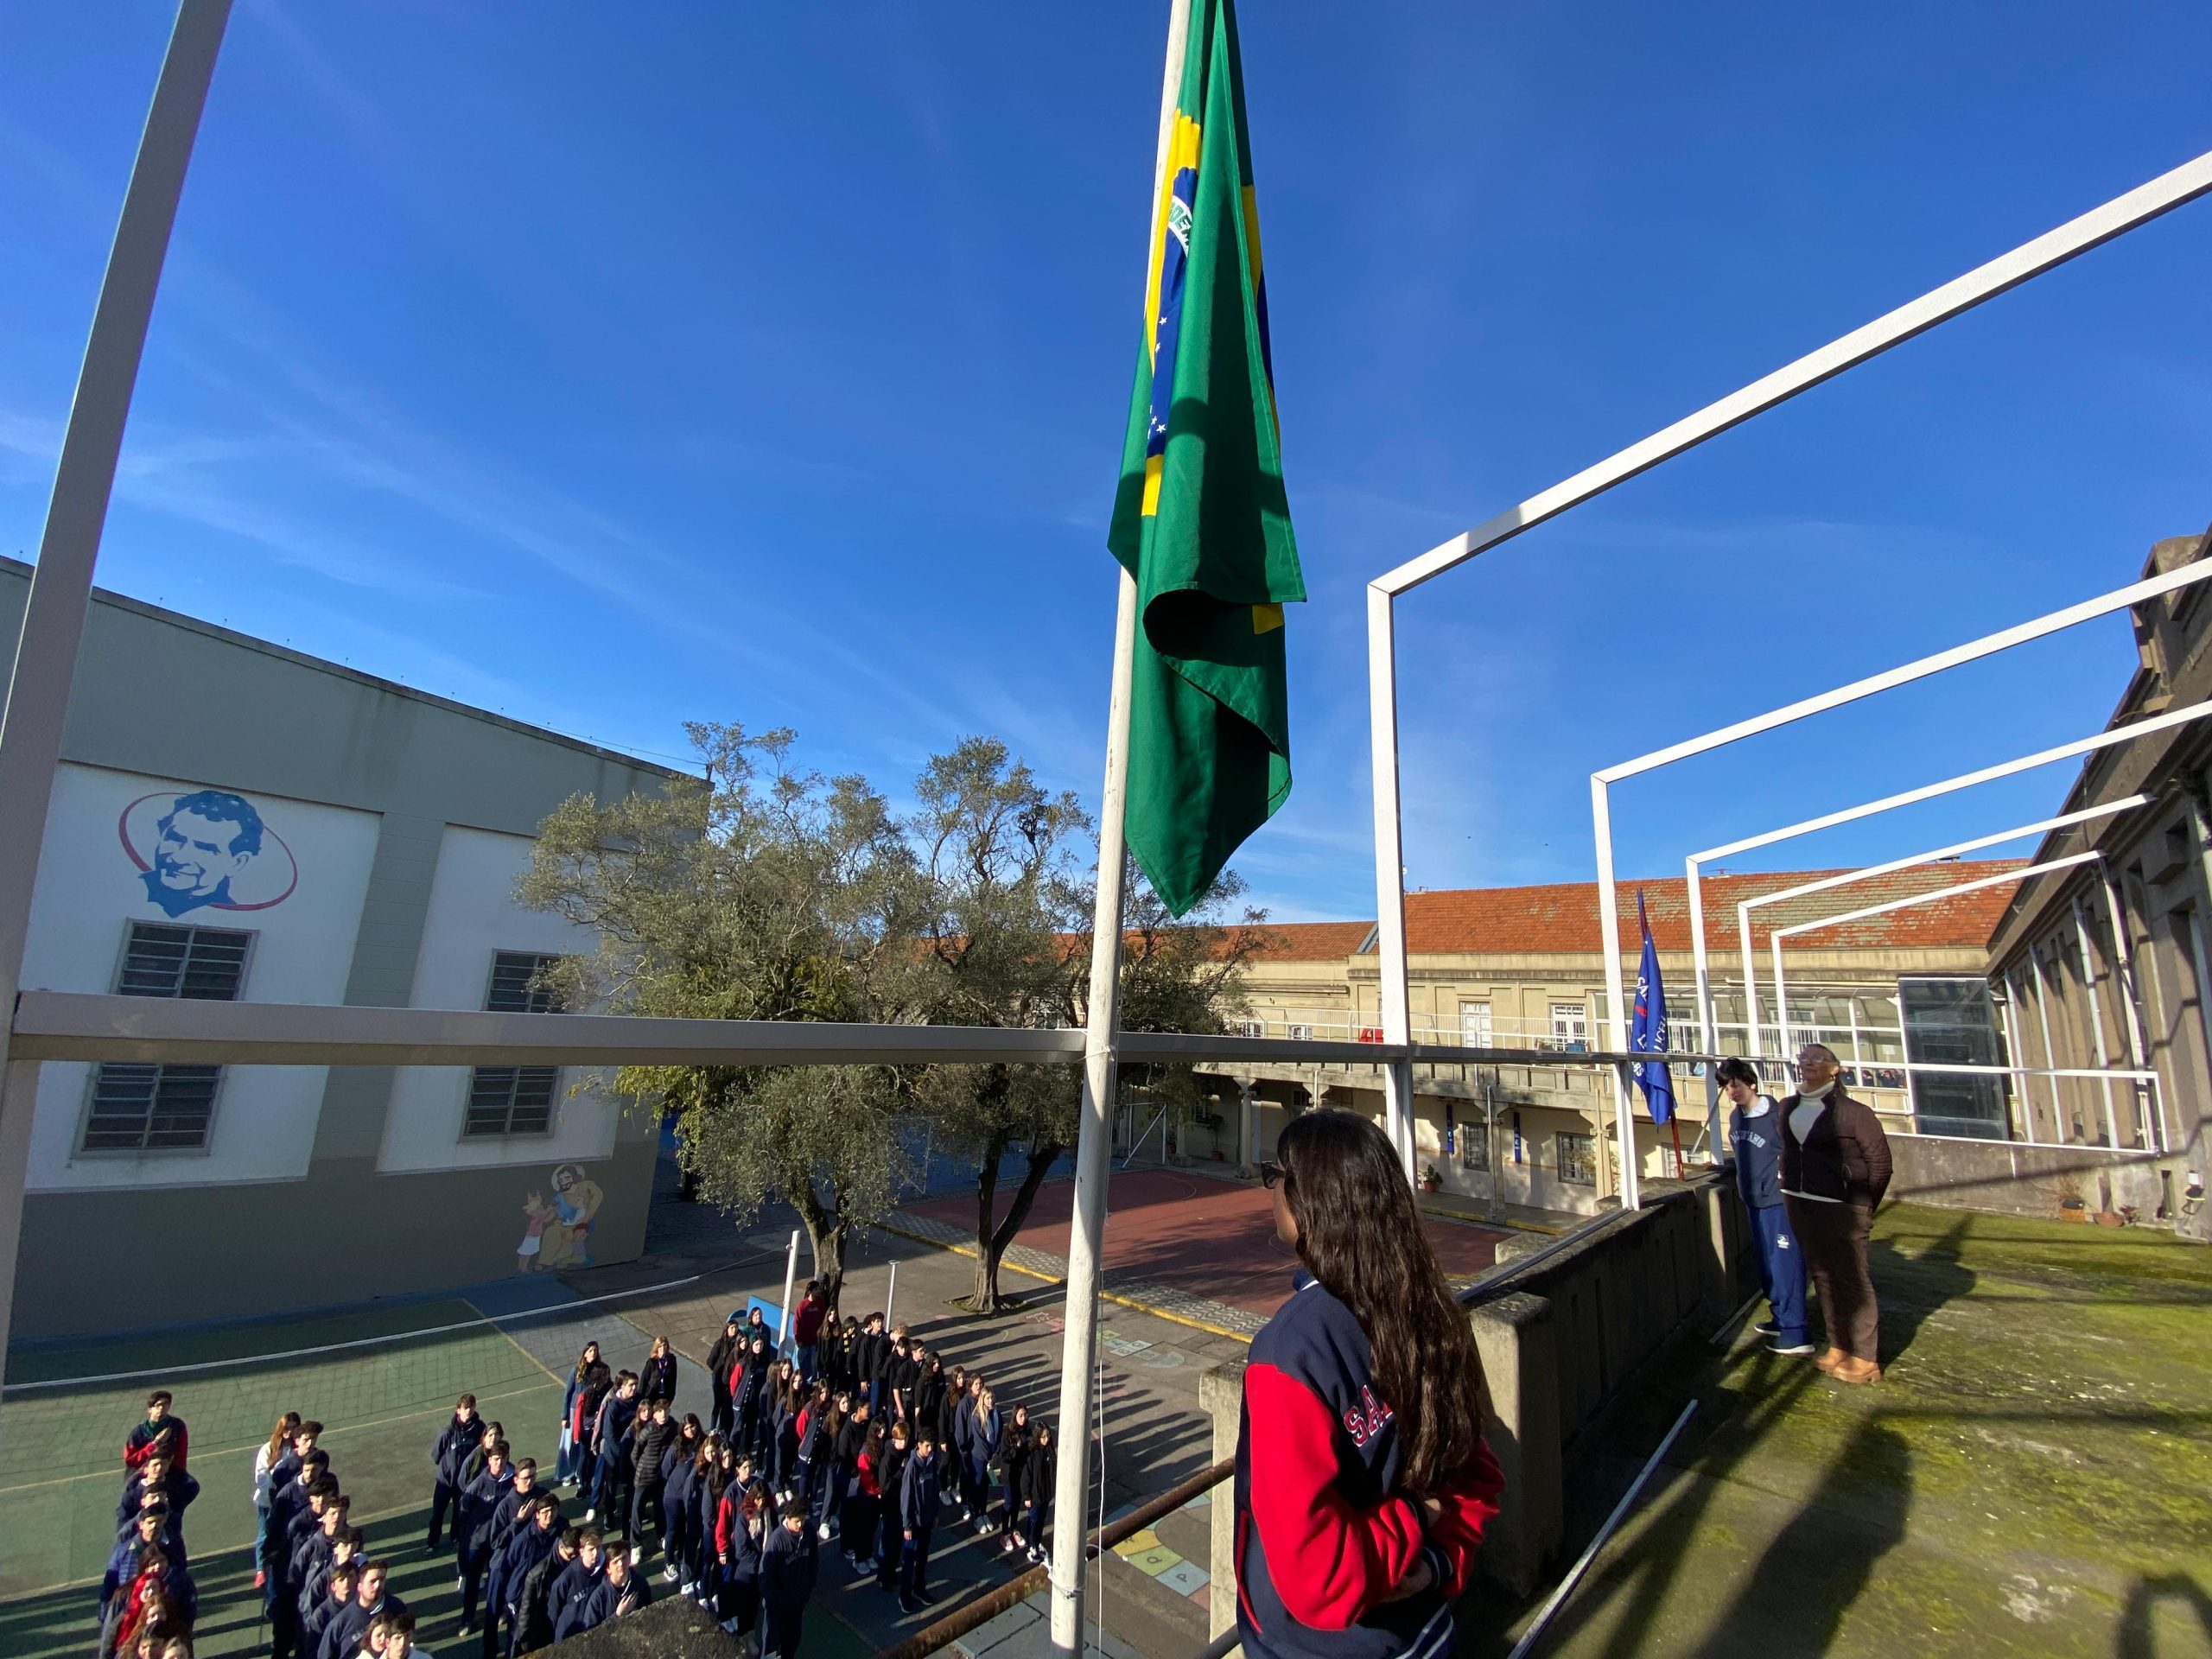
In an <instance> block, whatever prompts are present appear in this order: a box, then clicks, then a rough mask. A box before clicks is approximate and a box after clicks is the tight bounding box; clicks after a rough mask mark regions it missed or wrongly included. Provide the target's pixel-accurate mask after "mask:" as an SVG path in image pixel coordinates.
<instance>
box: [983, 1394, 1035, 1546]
mask: <svg viewBox="0 0 2212 1659" xmlns="http://www.w3.org/2000/svg"><path fill="white" fill-rule="evenodd" d="M1029 1437H1030V1429H1029V1408H1028V1407H1027V1406H1016V1407H1015V1408H1014V1412H1013V1414H1012V1415H1010V1416H1008V1417H1007V1419H1006V1426H1005V1427H1003V1428H1002V1429H1001V1430H1000V1432H999V1482H1000V1489H1001V1494H1002V1495H1003V1497H1005V1499H1006V1513H1005V1514H1004V1515H1002V1516H1000V1517H999V1548H1001V1550H1010V1549H1012V1548H1014V1533H1015V1530H1016V1529H1018V1528H1019V1527H1020V1524H1021V1465H1022V1460H1023V1459H1026V1458H1027V1457H1028V1455H1029ZM987 1507H988V1506H987Z"/></svg>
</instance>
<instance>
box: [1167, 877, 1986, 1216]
mask: <svg viewBox="0 0 2212 1659" xmlns="http://www.w3.org/2000/svg"><path fill="white" fill-rule="evenodd" d="M2009 868H2014V864H2012V863H2010V862H1986V863H1980V864H1963V865H1962V864H1956V863H1954V864H1947V865H1942V866H1938V867H1935V868H1929V869H1923V870H1916V871H1908V872H1903V873H1900V874H1895V875H1891V876H1888V877H1885V878H1881V879H1879V880H1875V881H1871V882H1867V883H1865V884H1863V885H1859V886H1853V887H1850V888H1847V889H1845V890H1843V892H1842V893H1840V894H1839V893H1825V894H1821V895H1817V896H1815V897H1814V898H1812V899H1802V900H1785V901H1783V902H1781V903H1779V904H1777V905H1774V906H1770V907H1767V908H1764V909H1762V910H1759V911H1757V912H1753V914H1754V916H1755V918H1757V921H1756V929H1755V932H1754V936H1753V945H1754V950H1755V952H1756V955H1757V959H1758V963H1759V973H1758V980H1759V997H1760V1008H1759V1019H1758V1029H1757V1031H1756V1033H1755V1032H1754V1031H1753V1029H1752V1027H1751V1022H1750V1021H1748V1020H1747V1019H1746V1017H1745V997H1744V991H1743V984H1744V981H1743V976H1742V971H1741V968H1740V965H1739V963H1738V960H1737V957H1736V952H1735V949H1734V947H1733V944H1732V943H1731V944H1730V945H1729V947H1728V948H1726V949H1725V950H1719V949H1717V950H1716V951H1715V954H1714V957H1713V962H1712V963H1711V980H1712V985H1713V1018H1714V1022H1715V1027H1716V1029H1715V1030H1714V1032H1713V1043H1712V1045H1711V1046H1712V1049H1713V1052H1719V1053H1734V1054H1750V1055H1756V1056H1759V1057H1762V1058H1763V1059H1764V1062H1765V1064H1764V1065H1763V1068H1762V1069H1763V1070H1764V1071H1766V1072H1767V1073H1768V1075H1769V1077H1770V1081H1771V1083H1772V1084H1773V1086H1774V1087H1775V1090H1776V1092H1777V1093H1782V1092H1785V1091H1786V1089H1787V1086H1788V1085H1787V1083H1786V1081H1785V1080H1784V1078H1783V1074H1782V1071H1781V1069H1780V1066H1779V1065H1778V1063H1777V1057H1778V1056H1780V1055H1782V1054H1783V1053H1786V1052H1790V1051H1791V1050H1792V1049H1793V1048H1794V1046H1796V1044H1797V1043H1800V1042H1802V1041H1804V1040H1806V1039H1808V1038H1816V1039H1818V1040H1821V1041H1824V1042H1826V1043H1827V1044H1828V1045H1829V1046H1831V1047H1833V1048H1834V1049H1835V1051H1836V1052H1837V1053H1838V1054H1839V1056H1840V1057H1841V1058H1843V1059H1844V1061H1845V1063H1846V1065H1847V1068H1848V1072H1847V1077H1848V1081H1849V1084H1850V1086H1851V1087H1853V1090H1854V1091H1855V1092H1858V1093H1859V1094H1860V1095H1861V1096H1862V1097H1864V1098H1866V1099H1867V1100H1868V1101H1869V1102H1870V1103H1872V1104H1873V1106H1874V1107H1875V1109H1877V1110H1878V1111H1880V1112H1882V1113H1883V1114H1884V1115H1885V1117H1886V1118H1887V1119H1888V1120H1889V1121H1890V1122H1892V1123H1893V1124H1895V1125H1896V1126H1897V1128H1900V1129H1910V1128H1932V1129H1933V1131H1934V1132H1936V1133H1949V1132H1958V1133H1962V1134H1964V1135H1968V1136H1974V1137H1978V1138H1995V1139H2002V1138H2005V1136H2006V1135H2008V1134H2009V1133H2010V1130H2011V1123H2012V1113H2011V1103H2010V1096H2009V1092H2008V1091H2007V1090H2005V1088H2004V1087H2003V1085H2002V1081H2001V1079H1998V1080H1990V1079H1981V1080H1977V1081H1976V1082H1975V1084H1974V1086H1972V1087H1969V1088H1967V1090H1964V1092H1963V1094H1961V1091H1960V1090H1958V1088H1957V1087H1956V1086H1955V1085H1956V1084H1957V1083H1958V1082H1959V1081H1960V1080H1959V1079H1954V1078H1948V1077H1942V1076H1941V1075H1937V1074H1921V1073H1917V1072H1908V1071H1907V1070H1906V1069H1905V1062H1906V1061H1907V1059H1908V1058H1913V1057H1924V1056H1925V1055H1926V1054H1927V1053H1929V1052H1940V1053H1941V1054H1942V1056H1944V1057H1947V1058H1948V1057H1950V1056H1952V1055H1954V1054H1959V1055H1970V1056H1971V1058H1974V1059H1978V1060H1982V1061H1986V1062H1990V1063H1999V1061H2000V1060H2001V1057H2000V1056H1999V1054H1998V1053H1997V1052H1995V1051H1994V1048H1993V1045H1994V1043H1995V1042H1996V1041H1997V1030H1998V1021H1997V1014H1996V1012H1995V1010H1994V1008H1993V1006H1992V1005H1991V1004H1990V1001H1989V998H1988V995H1987V988H1986V982H1985V981H1984V980H1983V978H1982V973H1981V970H1982V967H1983V964H1984V963H1985V961H1986V940H1987V938H1988V937H1989V932H1990V929H1991V927H1992V925H1993V922H1994V919H1995V917H1996V915H1997V913H1998V912H1999V910H2000V909H2001V908H2002V906H2003V904H2004V902H2005V898H2006V896H2007V894H2008V893H2009V892H2010V889H2009V888H2007V887H2001V886H2000V887H1994V888H1990V889H1986V890H1984V891H1983V892H1981V893H1973V894H1968V895H1965V896H1962V897H1961V898H1958V899H1942V900H1938V901H1936V902H1932V903H1926V904H1921V905H1916V906H1913V907H1911V908H1909V909H1904V910H1900V911H1897V912H1892V913H1891V914H1890V915H1887V916H1883V917H1879V918H1873V919H1872V920H1870V921H1866V922H1860V923H1856V924H1851V925H1846V926H1844V927H1841V928H1837V929H1834V930H1826V931H1816V932H1815V933H1812V934H1809V935H1807V936H1804V937H1803V938H1802V939H1797V938H1793V939H1791V940H1790V941H1789V944H1788V946H1787V955H1786V957H1785V961H1786V964H1787V969H1788V973H1789V1027H1788V1030H1787V1031H1786V1032H1785V1031H1784V1030H1783V1028H1782V1026H1781V1024H1780V1022H1779V1020H1778V1015H1777V1008H1776V1007H1775V1004H1774V999H1773V987H1772V985H1771V984H1770V982H1768V981H1769V979H1770V975H1769V973H1768V972H1767V971H1766V963H1767V960H1768V957H1767V952H1768V949H1769V941H1770V931H1769V930H1770V929H1771V928H1773V927H1776V926H1783V927H1788V926H1791V925H1796V924H1799V923H1803V922H1808V921H1815V920H1818V919H1819V918H1821V917H1822V916H1826V915H1834V914H1839V913H1841V912H1844V911H1847V910H1849V909H1854V908H1859V907H1863V906H1868V905H1872V904H1877V903H1880V902H1882V901H1884V900H1885V899H1889V898H1893V897H1903V896H1908V895H1917V894H1921V893H1929V892H1931V891H1934V890H1935V889H1937V888H1943V887H1954V886H1957V885H1959V884H1961V883H1964V882H1967V881H1970V880H1975V879H1977V878H1980V877H1983V876H1986V875H1990V874H2003V873H2004V872H2005V870H2006V869H2009ZM1824 874H1835V872H1830V871H1802V872H1784V873H1776V874H1760V875H1733V874H1726V873H1725V872H1724V873H1718V874H1713V876H1711V877H1709V878H1708V879H1707V880H1706V881H1705V882H1704V883H1703V884H1702V885H1703V889H1704V900H1705V903H1706V906H1707V912H1706V927H1707V936H1708V938H1711V939H1713V940H1715V941H1719V940H1724V939H1725V940H1727V941H1731V942H1732V941H1734V940H1735V938H1736V937H1737V934H1736V906H1737V905H1738V903H1739V902H1741V901H1742V900H1743V899H1747V898H1750V897H1752V896H1755V895H1758V894H1763V893H1774V892H1777V891H1779V890H1781V889H1783V888H1785V887H1795V886H1797V885H1800V884H1802V883H1803V882H1805V881H1808V880H1814V879H1815V878H1816V877H1817V876H1820V875H1824ZM1641 890H1642V892H1643V897H1644V899H1645V903H1646V906H1647V910H1648V913H1649V918H1650V923H1651V928H1652V935H1653V938H1654V940H1655V942H1656V944H1657V945H1658V946H1659V953H1660V970H1661V976H1662V979H1663V981H1664V982H1665V984H1666V987H1667V991H1668V998H1667V1001H1668V1007H1669V1014H1670V1016H1671V1017H1672V1019H1673V1021H1674V1038H1673V1043H1674V1046H1675V1048H1676V1049H1677V1050H1682V1051H1695V1050H1699V1049H1700V1048H1702V1047H1704V1046H1705V1044H1704V1043H1703V1042H1702V1041H1701V1040H1700V1026H1699V1020H1698V1014H1697V1010H1696V1008H1695V1007H1694V995H1693V993H1694V986H1695V984H1696V980H1695V976H1694V963H1693V959H1692V956H1691V950H1690V925H1689V913H1688V902H1687V897H1686V894H1685V892H1684V884H1683V882H1682V881H1681V880H1680V879H1679V878H1677V879H1674V880H1653V881H1647V882H1644V883H1642V884H1641ZM1637 891H1638V888H1637V886H1636V885H1633V884H1632V885H1630V886H1629V887H1626V888H1625V889H1624V892H1623V893H1622V895H1621V897H1622V901H1623V906H1624V908H1623V916H1622V937H1623V938H1624V939H1625V940H1627V941H1629V942H1630V944H1629V948H1630V950H1631V951H1633V950H1634V949H1635V944H1634V942H1635V940H1636V939H1637V931H1636V902H1637ZM1407 931H1408V946H1409V950H1410V956H1411V963H1410V977H1411V994H1412V1008H1413V1025H1414V1039H1415V1040H1416V1042H1419V1043H1430V1044H1438V1045H1452V1046H1469V1047H1483V1048H1497V1049H1504V1050H1522V1051H1541V1052H1543V1053H1544V1054H1546V1055H1547V1056H1556V1057H1558V1058H1557V1059H1556V1060H1555V1061H1547V1062H1535V1063H1528V1064H1520V1065H1514V1064H1499V1065H1421V1066H1419V1067H1417V1068H1416V1085H1415V1086H1416V1104H1417V1119H1416V1128H1415V1139H1416V1146H1417V1148H1418V1157H1419V1160H1420V1163H1421V1166H1422V1167H1423V1169H1424V1170H1427V1169H1429V1168H1432V1167H1433V1170H1434V1171H1435V1173H1436V1175H1437V1177H1438V1179H1439V1182H1440V1186H1441V1189H1442V1191H1444V1192H1448V1193H1451V1194H1453V1195H1455V1196H1456V1197H1458V1198H1460V1199H1462V1200H1464V1201H1465V1202H1466V1203H1468V1204H1469V1205H1472V1206H1474V1207H1477V1208H1481V1207H1483V1206H1485V1205H1491V1204H1497V1205H1530V1206H1535V1207H1537V1208H1541V1209H1546V1210H1554V1211H1571V1212H1588V1211H1594V1210H1595V1209H1596V1208H1598V1206H1599V1204H1600V1203H1601V1202H1602V1201H1603V1200H1604V1199H1605V1198H1608V1197H1610V1196H1611V1195H1612V1194H1614V1193H1615V1192H1618V1186H1619V1154H1618V1149H1617V1147H1616V1145H1615V1141H1614V1135H1613V1107H1612V1102H1613V1096H1612V1086H1613V1085H1612V1074H1611V1070H1610V1068H1609V1067H1605V1066H1601V1065H1594V1064H1591V1063H1588V1062H1577V1061H1575V1060H1574V1059H1573V1056H1574V1055H1576V1054H1578V1053H1585V1052H1590V1051H1592V1050H1596V1049H1600V1048H1603V1047H1604V1046H1605V1031H1604V1026H1603V1021H1604V1020H1605V1000H1604V993H1603V985H1604V972H1603V959H1602V957H1601V954H1600V944H1599V938H1600V930H1599V917H1598V910H1597V892H1596V887H1595V886H1594V884H1591V883H1575V884H1561V885H1556V886H1547V887H1503V888H1478V889H1467V890H1455V891H1450V892H1431V893H1414V894H1412V895H1410V896H1409V898H1408V906H1407ZM1268 932H1269V935H1270V938H1269V939H1268V944H1267V945H1266V946H1265V948H1264V949H1263V950H1262V952H1261V954H1260V956H1259V957H1258V959H1257V960H1256V961H1255V963H1254V964H1253V966H1252V969H1251V972H1250V976H1249V984H1248V993H1249V1014H1248V1024H1247V1026H1246V1031H1247V1033H1248V1034H1249V1035H1253V1036H1268V1037H1291V1038H1298V1037H1333V1038H1339V1039H1341V1038H1344V1037H1346V1036H1351V1037H1354V1038H1359V1037H1363V1036H1364V1037H1367V1038H1368V1039H1370V1040H1376V1041H1379V1040H1380V1039H1381V1031H1380V1027H1381V1024H1382V1020H1381V1015H1380V1012H1379V1007H1380V1004H1379V988H1378V979H1377V968H1376V962H1377V958H1376V943H1375V938H1374V934H1375V929H1374V926H1373V924H1371V923H1369V922H1320V923H1300V924H1290V925H1278V926H1274V927H1271V928H1270V929H1269V930H1268ZM1961 1009H1963V1010H1965V1011H1966V1012H1965V1015H1964V1018H1965V1021H1966V1024H1967V1027H1969V1028H1970V1029H1969V1030H1968V1032H1967V1040H1964V1041H1961V1040H1960V1039H1959V1037H1958V1034H1957V1033H1955V1032H1953V1031H1951V1030H1950V1029H1948V1027H1947V1026H1946V1024H1945V1017H1946V1016H1950V1017H1951V1020H1952V1023H1956V1022H1957V1016H1958V1014H1959V1011H1960V1010H1961ZM1931 1010H1933V1011H1934V1013H1935V1014H1936V1019H1935V1020H1933V1022H1932V1023H1931V1020H1930V1019H1929V1017H1928V1016H1929V1013H1930V1011H1931ZM1908 1027H1910V1029H1909V1028H1908ZM1931 1045H1932V1050H1931ZM1704 1071H1705V1068H1703V1067H1698V1068H1695V1069H1694V1071H1692V1072H1690V1073H1689V1074H1687V1075H1685V1074H1681V1073H1680V1072H1678V1073H1677V1075H1676V1076H1675V1095H1676V1099H1677V1103H1678V1105H1679V1107H1680V1114H1679V1117H1678V1120H1677V1122H1676V1123H1675V1125H1673V1126H1670V1127H1662V1126H1661V1125H1659V1124H1658V1123H1656V1122H1653V1121H1652V1119H1651V1116H1650V1114H1649V1109H1648V1108H1646V1106H1645V1105H1644V1103H1643V1100H1642V1098H1641V1096H1638V1099H1637V1112H1636V1135H1635V1147H1634V1148H1633V1151H1632V1154H1631V1155H1632V1156H1634V1157H1635V1158H1636V1160H1637V1165H1638V1167H1639V1169H1640V1170H1641V1172H1642V1173H1643V1175H1644V1176H1646V1177H1649V1178H1663V1177H1665V1176H1667V1175H1669V1174H1671V1173H1673V1172H1674V1169H1675V1161H1674V1160H1675V1152H1674V1147H1675V1134H1676V1133H1677V1132H1678V1133H1679V1135H1680V1142H1681V1148H1682V1151H1683V1153H1684V1154H1687V1155H1688V1157H1690V1158H1691V1159H1692V1160H1699V1159H1702V1157H1703V1156H1704V1155H1705V1147H1706V1144H1707V1141H1706V1136H1707V1093H1708V1085H1707V1079H1706V1077H1705V1076H1704ZM1217 1081H1218V1084H1219V1085H1220V1086H1219V1087H1218V1089H1217V1090H1216V1093H1215V1105H1216V1110H1215V1113H1214V1122H1213V1123H1212V1124H1211V1126H1209V1127H1207V1128H1198V1130H1197V1131H1196V1132H1195V1133H1194V1134H1193V1135H1192V1136H1191V1137H1190V1139H1191V1144H1190V1146H1189V1147H1186V1148H1185V1149H1186V1150H1187V1151H1189V1152H1190V1153H1192V1154H1193V1155H1196V1156H1199V1157H1206V1156H1211V1155H1218V1156H1219V1157H1220V1159H1221V1160H1223V1161H1224V1162H1230V1163H1237V1164H1243V1165H1249V1164H1251V1163H1254V1162H1256V1161H1257V1160H1262V1159H1264V1158H1266V1157H1268V1155H1269V1154H1270V1153H1271V1151H1272V1149H1273V1147H1274V1141H1275V1138H1276V1136H1277V1135H1280V1134H1281V1130H1282V1127H1283V1125H1284V1124H1285V1123H1287V1122H1288V1121H1289V1119H1290V1117H1291V1116H1294V1115H1295V1114H1296V1113H1297V1112H1300V1111H1302V1110H1304V1109H1306V1108H1307V1107H1308V1106H1310V1105H1313V1104H1314V1103H1323V1104H1327V1105H1331V1106H1339V1107H1348V1108H1351V1109H1357V1110H1362V1111H1366V1112H1369V1113H1371V1114H1374V1115H1376V1116H1380V1115H1381V1113H1382V1110H1383V1092H1382V1090H1383V1083H1382V1077H1381V1076H1380V1073H1379V1071H1378V1069H1377V1068H1376V1067H1374V1066H1361V1065H1332V1066H1319V1067H1317V1066H1300V1065H1262V1066H1260V1067H1257V1068H1255V1070H1253V1071H1250V1072H1248V1073H1242V1074H1236V1075H1231V1074H1228V1073H1222V1074H1219V1076H1218V1078H1217ZM1209 1132H1210V1134H1211V1141H1212V1144H1211V1146H1209V1145H1208V1144H1207V1136H1208V1134H1209Z"/></svg>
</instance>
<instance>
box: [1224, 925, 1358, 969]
mask: <svg viewBox="0 0 2212 1659" xmlns="http://www.w3.org/2000/svg"><path fill="white" fill-rule="evenodd" d="M1259 931H1260V932H1261V933H1262V935H1264V936H1265V942H1264V943H1263V944H1262V945H1261V946H1260V948H1259V949H1258V950H1256V951H1255V952H1254V953H1253V957H1252V959H1253V960H1254V961H1255V962H1340V961H1342V960H1343V959H1344V957H1349V956H1351V955H1354V954H1355V953H1356V952H1357V950H1359V948H1360V946H1361V945H1363V944H1365V943H1366V942H1367V936H1368V935H1369V934H1370V933H1372V932H1373V931H1375V924H1374V923H1372V922H1269V923H1268V925H1266V926H1265V927H1263V928H1262V929H1260V930H1259Z"/></svg>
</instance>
